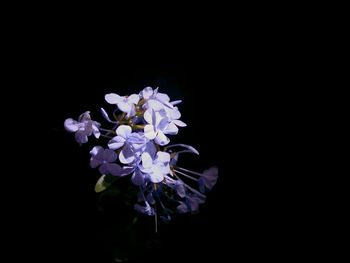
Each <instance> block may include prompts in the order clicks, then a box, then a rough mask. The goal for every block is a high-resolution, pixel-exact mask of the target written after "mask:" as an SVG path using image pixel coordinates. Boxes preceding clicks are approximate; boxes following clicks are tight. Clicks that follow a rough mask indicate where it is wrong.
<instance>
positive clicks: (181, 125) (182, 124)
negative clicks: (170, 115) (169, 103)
mask: <svg viewBox="0 0 350 263" xmlns="http://www.w3.org/2000/svg"><path fill="white" fill-rule="evenodd" d="M173 123H174V124H176V125H177V126H179V127H186V126H187V124H186V123H184V122H183V121H180V120H173Z"/></svg>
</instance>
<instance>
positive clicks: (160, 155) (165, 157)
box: [156, 152, 170, 163]
mask: <svg viewBox="0 0 350 263" xmlns="http://www.w3.org/2000/svg"><path fill="white" fill-rule="evenodd" d="M156 161H157V162H161V163H168V162H170V154H169V153H167V152H157V158H156Z"/></svg>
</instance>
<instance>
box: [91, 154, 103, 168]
mask: <svg viewBox="0 0 350 263" xmlns="http://www.w3.org/2000/svg"><path fill="white" fill-rule="evenodd" d="M101 163H102V162H101V161H100V160H98V159H96V158H94V157H92V158H91V159H90V167H91V168H96V167H97V166H99V165H101Z"/></svg>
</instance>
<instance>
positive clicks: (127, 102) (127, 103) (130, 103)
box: [105, 93, 140, 117]
mask: <svg viewBox="0 0 350 263" xmlns="http://www.w3.org/2000/svg"><path fill="white" fill-rule="evenodd" d="M105 99H106V101H107V102H108V103H109V104H116V105H117V106H118V108H119V109H120V110H121V111H122V112H125V113H126V114H127V116H128V117H132V116H135V113H136V111H135V104H137V103H138V102H139V100H140V96H139V95H137V94H132V95H130V96H128V97H127V96H125V97H122V96H119V95H118V94H115V93H109V94H106V96H105Z"/></svg>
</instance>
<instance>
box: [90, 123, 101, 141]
mask: <svg viewBox="0 0 350 263" xmlns="http://www.w3.org/2000/svg"><path fill="white" fill-rule="evenodd" d="M92 133H93V135H94V136H95V138H97V139H98V138H100V135H101V133H100V130H99V129H98V128H97V126H96V125H92Z"/></svg>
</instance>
